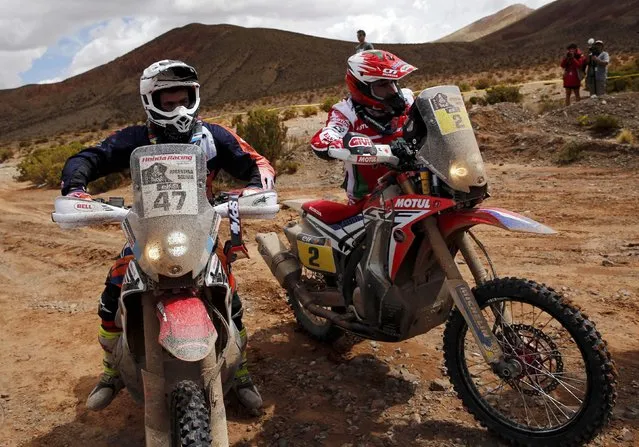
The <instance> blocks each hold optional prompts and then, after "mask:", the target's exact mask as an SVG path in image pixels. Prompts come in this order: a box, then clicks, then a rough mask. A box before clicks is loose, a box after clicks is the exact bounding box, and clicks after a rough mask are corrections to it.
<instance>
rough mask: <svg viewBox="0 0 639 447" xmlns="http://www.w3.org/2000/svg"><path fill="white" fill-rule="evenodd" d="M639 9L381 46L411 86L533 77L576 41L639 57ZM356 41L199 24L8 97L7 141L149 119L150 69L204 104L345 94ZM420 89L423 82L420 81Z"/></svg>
mask: <svg viewBox="0 0 639 447" xmlns="http://www.w3.org/2000/svg"><path fill="white" fill-rule="evenodd" d="M638 14H639V1H637V0H632V1H630V0H616V1H615V2H608V4H607V5H606V6H605V8H602V7H601V1H600V0H558V1H556V2H554V3H552V4H549V5H547V6H545V7H542V8H540V9H538V10H536V11H535V12H533V13H532V14H530V15H529V16H528V17H526V18H524V19H522V20H520V21H519V22H517V23H515V24H513V25H510V26H508V27H506V28H504V29H502V30H499V31H497V32H496V33H493V34H490V35H488V36H486V37H484V38H482V39H480V40H478V41H475V42H451V43H424V44H376V47H377V48H383V49H386V50H389V51H392V52H394V53H396V54H397V55H398V56H400V57H402V58H403V59H405V60H407V61H408V62H410V63H412V64H414V65H416V66H417V67H418V68H419V69H420V70H419V71H418V72H416V73H415V74H414V75H411V77H410V78H412V79H413V82H414V81H415V80H417V81H419V79H420V78H422V80H424V78H432V77H436V76H446V77H450V78H451V82H454V81H455V78H456V77H457V76H459V75H460V74H465V73H478V72H482V71H491V70H502V69H505V68H525V67H529V66H531V65H532V66H537V65H539V64H541V63H552V62H553V61H554V60H556V59H557V58H558V57H559V55H560V54H561V52H562V51H563V48H565V45H566V44H567V43H568V42H570V41H577V42H581V41H585V40H586V39H587V38H588V37H590V36H595V37H597V38H601V39H604V40H605V41H606V42H607V49H608V50H609V52H610V53H611V54H612V55H613V56H614V55H615V54H619V53H620V52H622V51H624V52H636V51H639V39H637V33H636V31H637V30H638V29H639V27H638V26H637V23H638V22H639V21H638V20H637V17H638ZM353 49H354V43H353V42H343V41H337V40H331V39H322V38H317V37H312V36H307V35H303V34H297V33H291V32H286V31H279V30H272V29H261V28H242V27H238V26H230V25H201V24H191V25H187V26H185V27H182V28H176V29H174V30H171V31H169V32H167V33H165V34H164V35H162V36H160V37H158V38H156V39H154V40H152V41H151V42H149V43H147V44H145V45H143V46H141V47H139V48H137V49H135V50H133V51H131V52H129V53H127V54H125V55H124V56H121V57H119V58H117V59H115V60H113V61H112V62H109V63H107V64H104V65H102V66H100V67H96V68H94V69H93V70H90V71H88V72H86V73H83V74H81V75H78V76H75V77H73V78H70V79H67V80H65V81H63V82H60V83H56V84H46V85H27V86H24V87H20V88H17V89H10V90H1V91H0V104H2V108H1V109H0V111H1V112H2V113H1V115H0V116H2V117H3V118H2V120H1V121H0V139H2V140H10V139H15V138H24V137H28V138H29V137H36V138H37V137H40V136H42V135H50V134H55V133H58V132H62V131H66V132H70V131H76V130H79V129H82V128H86V127H92V126H97V125H100V124H101V123H103V122H105V121H106V120H112V121H120V120H121V121H131V120H133V121H137V120H141V119H143V118H144V114H143V112H142V108H141V105H140V99H139V96H138V80H139V75H140V73H141V72H142V70H143V69H144V68H145V67H146V66H148V65H149V64H150V63H152V62H153V61H156V60H159V59H164V58H176V59H182V60H185V61H187V62H189V63H191V64H193V65H194V66H195V67H196V68H197V70H198V73H199V74H200V78H201V83H202V96H203V104H204V105H205V106H207V107H217V106H220V105H223V104H226V103H229V102H235V101H240V100H254V99H257V98H260V97H263V96H268V95H281V94H286V93H292V92H305V91H309V90H312V89H319V88H324V87H331V86H336V85H342V84H343V79H344V71H345V61H346V58H348V56H350V55H351V54H352V52H353ZM419 82H421V81H419Z"/></svg>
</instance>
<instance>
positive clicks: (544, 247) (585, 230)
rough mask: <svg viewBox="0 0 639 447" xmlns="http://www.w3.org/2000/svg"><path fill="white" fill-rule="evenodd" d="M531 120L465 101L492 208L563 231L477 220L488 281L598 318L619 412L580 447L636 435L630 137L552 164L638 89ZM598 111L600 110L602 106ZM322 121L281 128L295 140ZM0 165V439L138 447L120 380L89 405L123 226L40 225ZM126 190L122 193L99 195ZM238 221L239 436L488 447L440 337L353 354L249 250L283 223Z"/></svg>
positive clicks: (41, 208)
mask: <svg viewBox="0 0 639 447" xmlns="http://www.w3.org/2000/svg"><path fill="white" fill-rule="evenodd" d="M590 101H591V102H590V103H587V102H585V101H583V102H582V103H580V104H578V105H576V106H572V107H570V108H568V109H561V110H558V111H555V112H551V113H548V114H546V115H544V116H543V117H542V118H539V117H538V116H537V115H534V114H529V112H526V110H524V109H523V108H521V107H519V106H512V107H511V106H500V107H498V106H494V107H493V106H489V107H485V108H480V109H478V110H477V111H471V117H472V119H473V123H474V124H475V127H476V131H477V134H478V139H479V141H480V144H481V146H482V150H483V151H484V155H485V158H486V160H487V163H488V169H489V182H490V185H491V194H492V197H491V198H490V199H489V200H488V201H487V203H486V204H487V205H491V206H498V207H502V208H507V209H511V210H513V211H517V212H520V213H523V214H524V215H526V216H528V217H531V218H534V219H536V220H538V221H540V222H542V223H544V224H546V225H548V226H551V227H552V228H554V229H556V230H557V231H558V234H556V235H552V236H544V237H541V236H528V235H522V234H515V233H507V232H504V231H500V230H497V229H492V228H478V230H477V232H476V234H477V235H478V236H479V237H480V238H481V240H482V241H483V242H484V244H485V245H486V247H487V248H488V250H489V252H490V255H491V256H492V259H493V261H494V263H495V266H496V269H497V273H498V275H500V276H517V277H524V278H528V279H534V280H536V281H538V282H542V283H546V284H547V285H549V286H552V287H554V288H555V289H556V290H558V291H561V292H562V293H563V294H564V295H565V296H567V297H568V298H570V299H571V300H572V301H573V302H574V303H576V304H578V305H579V306H581V307H582V309H583V311H584V312H585V313H587V314H588V315H589V317H590V318H591V319H592V320H593V321H595V322H596V323H597V328H598V330H599V331H600V332H601V334H602V335H603V337H604V338H605V339H606V340H607V342H608V346H609V349H610V351H611V353H612V356H613V359H614V361H615V362H616V366H617V369H618V371H619V385H618V399H617V405H616V408H615V411H614V417H613V420H612V421H611V423H610V424H609V426H608V427H606V429H605V430H604V431H603V433H602V434H601V435H600V436H598V437H597V438H596V439H595V440H594V441H593V442H592V445H597V446H600V445H604V446H613V445H615V446H616V445H627V446H630V445H637V444H636V443H639V404H638V403H637V402H638V397H639V357H638V355H639V304H637V301H636V300H637V298H638V297H639V270H638V267H639V225H638V224H637V217H638V214H639V212H638V210H639V173H638V171H637V169H636V166H637V163H636V160H637V158H636V157H637V155H638V152H637V147H636V146H628V147H627V148H626V147H622V146H621V145H618V144H616V143H615V142H614V140H606V141H603V140H602V141H603V142H602V145H603V146H601V147H603V148H604V149H602V150H600V151H595V150H592V151H585V152H584V154H583V157H581V158H580V159H579V160H578V161H576V162H574V163H571V164H569V165H565V166H560V165H557V164H556V163H554V162H553V157H554V156H555V155H556V154H557V153H558V151H560V147H561V145H562V144H564V143H565V141H567V140H569V139H571V138H580V139H582V140H584V141H589V140H588V139H589V138H590V140H592V138H591V137H590V136H588V135H586V133H585V131H583V130H581V129H580V128H579V127H578V126H577V125H576V124H575V117H578V116H581V115H583V114H584V113H585V112H584V110H586V111H588V110H589V109H592V110H595V109H597V110H599V109H600V108H604V109H605V108H610V107H613V108H614V110H616V111H619V115H620V116H623V117H624V119H625V120H626V121H625V122H624V125H625V126H626V127H629V128H636V127H637V126H639V120H638V119H637V117H636V116H634V115H633V113H635V114H636V110H637V107H636V106H637V104H639V100H638V98H637V96H628V97H620V98H609V99H608V100H607V101H606V103H605V104H602V103H601V102H595V101H594V100H590ZM606 110H607V109H606ZM324 117H325V115H322V114H320V115H317V116H313V117H310V118H296V119H294V120H291V121H290V122H288V123H287V125H288V127H289V135H291V136H295V137H298V138H300V139H304V138H307V137H308V136H309V135H310V134H311V133H312V132H313V131H314V130H315V129H317V128H318V127H319V126H321V124H322V122H323V119H324ZM291 157H292V158H293V159H295V160H297V161H298V162H299V169H298V171H297V173H296V174H294V175H282V176H281V177H280V178H279V179H278V191H279V195H280V198H281V199H290V198H295V197H317V198H329V199H332V200H343V192H342V191H341V190H340V189H339V183H340V180H341V166H340V165H339V164H338V163H329V162H324V161H322V160H319V159H316V158H315V157H314V156H313V155H312V154H311V153H310V149H309V148H308V147H306V146H303V147H301V148H300V149H299V152H297V153H295V154H292V155H291ZM16 163H17V161H16V160H15V159H14V160H10V161H9V162H7V163H4V164H1V165H0V215H1V217H0V264H1V265H2V269H0V279H1V281H2V284H3V287H2V288H1V289H0V337H1V340H2V341H1V342H0V358H2V361H1V362H0V446H3V447H5V446H6V447H8V446H31V447H36V446H42V447H45V446H46V447H63V446H89V445H90V446H93V447H102V446H105V447H106V446H142V445H143V444H144V441H143V436H144V431H143V426H144V423H143V410H142V409H141V408H140V407H137V406H136V405H135V404H134V402H133V401H132V399H131V398H130V397H129V396H128V395H127V392H126V391H123V392H122V393H121V394H120V395H119V396H118V398H117V400H115V401H114V402H113V404H112V405H111V406H109V407H108V408H107V409H106V410H104V411H102V412H99V413H92V412H89V411H88V410H87V409H86V407H85V404H84V403H85V399H86V396H87V395H88V393H89V391H90V390H91V389H92V387H93V386H94V384H95V381H96V378H97V377H98V374H99V373H100V371H101V349H100V347H99V345H98V343H97V340H96V335H97V328H98V324H99V320H98V317H97V315H96V310H97V298H98V295H99V293H100V292H101V290H102V283H103V280H104V277H105V276H106V273H107V271H108V269H109V267H110V265H111V263H112V261H113V259H114V257H115V256H116V255H117V254H118V252H119V250H120V248H121V245H122V243H123V240H124V238H123V236H122V234H121V232H120V231H119V229H118V227H117V226H110V227H104V228H89V229H79V230H74V231H63V230H60V229H59V228H58V227H57V226H56V225H55V224H54V223H53V222H52V221H51V218H50V212H51V211H52V208H53V201H54V199H55V197H56V196H57V195H58V191H56V190H47V189H38V188H34V187H33V185H31V184H28V183H19V182H17V181H16V180H14V175H15V171H16ZM117 195H122V196H125V198H126V199H127V201H130V199H131V194H130V192H129V190H128V188H126V187H122V188H120V189H118V190H115V191H110V192H109V193H107V194H105V195H104V196H117ZM295 218H296V216H295V215H294V213H293V212H292V211H290V210H282V211H281V212H280V214H279V215H278V217H277V218H276V220H274V221H245V225H244V231H245V239H246V240H247V241H248V242H249V248H250V253H251V258H250V259H248V260H242V261H239V262H237V263H236V264H235V267H234V268H235V272H236V275H237V278H238V282H239V284H240V286H239V287H240V295H241V296H242V298H243V300H244V303H245V308H246V312H245V321H246V325H247V326H248V329H249V336H250V340H249V358H250V368H251V371H252V373H253V377H254V380H255V381H256V383H257V385H258V386H259V389H260V391H261V393H262V396H263V398H264V401H265V410H264V414H263V415H262V416H260V417H257V418H251V417H248V416H246V415H244V414H243V413H242V411H241V410H240V409H239V408H238V407H237V405H236V404H235V403H234V402H233V400H232V399H230V401H229V406H228V415H229V424H230V425H229V433H230V436H231V441H232V445H234V446H249V445H251V446H252V445H258V446H278V447H284V446H343V447H346V446H353V447H354V446H392V445H397V446H408V445H414V446H494V445H500V444H499V441H498V440H497V439H496V438H494V437H493V436H491V435H490V434H489V433H488V432H487V431H486V430H485V429H483V428H482V427H481V426H480V425H479V424H478V423H477V422H475V421H474V419H473V418H472V416H471V415H470V414H468V413H467V412H466V411H465V410H464V408H463V407H462V405H461V402H460V401H459V400H458V399H457V397H456V396H455V394H454V392H453V391H452V390H451V388H450V386H449V385H448V381H447V379H446V378H445V375H444V374H443V370H442V366H443V361H442V352H441V342H442V330H441V328H438V329H436V330H433V331H432V332H430V333H429V334H426V335H423V336H420V337H417V338H414V339H411V340H409V341H406V342H402V343H398V344H388V343H376V342H368V341H364V342H361V343H358V344H356V345H354V346H353V347H352V348H351V349H344V348H343V346H339V345H335V346H328V345H322V344H320V343H317V342H314V341H312V340H311V339H310V338H308V337H307V336H306V335H305V334H304V333H302V332H300V330H299V329H298V327H297V325H296V323H295V320H294V319H293V317H292V313H291V311H290V309H289V308H288V306H287V304H286V301H285V295H284V293H283V291H282V290H281V289H280V287H279V286H278V284H277V283H276V281H275V280H274V279H273V278H272V277H271V274H270V272H269V271H268V269H267V267H266V266H265V264H264V263H263V261H262V260H261V258H260V257H259V255H258V254H257V251H256V247H255V243H254V242H253V241H254V237H255V234H256V233H257V232H262V231H278V229H280V228H281V227H282V226H283V224H285V223H286V222H288V221H290V220H292V219H295Z"/></svg>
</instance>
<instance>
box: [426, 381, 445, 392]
mask: <svg viewBox="0 0 639 447" xmlns="http://www.w3.org/2000/svg"><path fill="white" fill-rule="evenodd" d="M448 388H450V383H448V381H447V380H444V379H435V380H433V381H432V382H430V384H429V385H428V389H429V390H431V391H447V390H448Z"/></svg>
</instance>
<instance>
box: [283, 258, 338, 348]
mask: <svg viewBox="0 0 639 447" xmlns="http://www.w3.org/2000/svg"><path fill="white" fill-rule="evenodd" d="M300 281H303V282H304V285H305V287H308V288H309V289H310V290H321V289H322V288H324V287H326V279H325V278H324V277H322V276H321V275H319V274H316V273H312V272H309V271H308V270H306V269H304V270H303V275H302V277H301V279H300ZM288 303H289V305H290V306H291V309H292V310H293V314H294V315H295V319H296V320H297V323H298V324H299V325H300V327H301V328H302V329H304V331H305V332H306V333H308V334H309V335H310V336H311V337H313V338H314V339H316V340H318V341H321V342H325V343H332V342H334V341H335V340H337V339H338V338H340V337H341V336H342V335H344V331H342V330H341V329H340V328H339V327H337V326H335V324H333V323H332V322H331V321H329V320H327V319H326V318H322V317H318V316H317V315H315V314H313V313H312V312H311V311H309V310H307V309H306V308H305V307H304V306H302V303H300V302H299V300H298V299H297V298H296V297H295V294H293V292H292V291H291V290H288ZM332 310H335V311H339V309H332Z"/></svg>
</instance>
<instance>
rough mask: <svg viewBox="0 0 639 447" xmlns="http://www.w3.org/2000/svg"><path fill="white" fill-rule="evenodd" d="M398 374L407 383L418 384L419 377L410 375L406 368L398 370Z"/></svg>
mask: <svg viewBox="0 0 639 447" xmlns="http://www.w3.org/2000/svg"><path fill="white" fill-rule="evenodd" d="M399 374H400V375H401V377H402V378H403V379H404V380H407V381H408V382H411V383H413V382H419V376H417V375H415V374H412V373H411V372H409V371H408V370H407V369H406V368H402V369H400V370H399Z"/></svg>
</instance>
